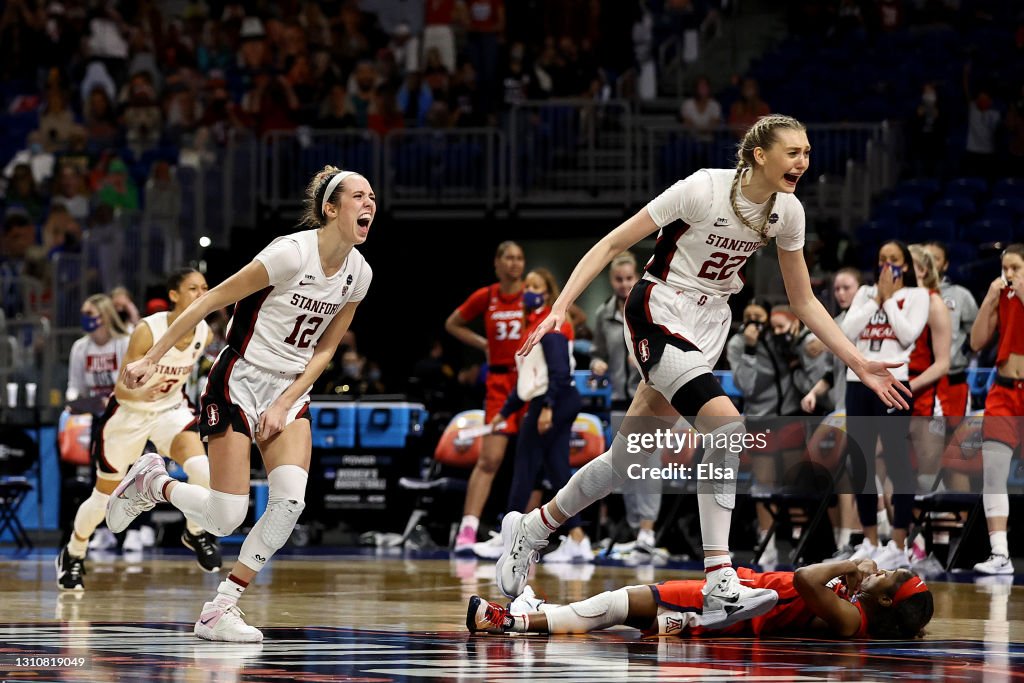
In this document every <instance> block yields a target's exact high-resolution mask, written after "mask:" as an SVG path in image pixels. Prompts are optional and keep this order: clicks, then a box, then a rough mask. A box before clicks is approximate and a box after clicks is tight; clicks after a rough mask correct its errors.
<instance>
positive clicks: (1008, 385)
mask: <svg viewBox="0 0 1024 683" xmlns="http://www.w3.org/2000/svg"><path fill="white" fill-rule="evenodd" d="M1002 266H1003V272H1002V273H1001V275H1000V277H997V278H996V279H995V280H993V281H992V284H991V285H989V288H988V293H987V294H985V300H984V301H982V302H981V306H980V307H979V308H978V318H977V320H975V321H974V327H972V328H971V350H972V351H981V350H982V349H983V348H985V347H986V346H988V345H989V343H990V342H991V341H992V338H993V336H994V335H995V332H996V330H997V329H998V330H999V346H998V351H997V352H996V383H995V386H993V387H992V389H991V390H989V392H988V396H987V397H986V399H985V421H984V423H983V424H982V433H983V438H984V440H983V441H982V444H981V455H982V461H983V463H984V471H985V489H984V492H983V493H982V496H981V497H982V504H983V505H984V507H985V519H986V521H987V522H988V539H989V545H991V547H992V554H991V555H989V558H988V559H987V560H985V561H984V562H979V563H978V564H976V565H974V571H976V572H980V573H982V574H1012V573H1013V562H1011V561H1010V551H1009V546H1008V545H1007V541H1006V520H1007V518H1008V517H1009V516H1010V497H1009V495H1007V493H1006V480H1007V478H1009V476H1010V460H1011V459H1012V457H1013V451H1014V450H1016V448H1017V447H1018V446H1019V445H1020V443H1021V437H1020V434H1021V417H1020V416H1021V415H1024V299H1022V298H1021V297H1022V296H1024V244H1011V245H1010V246H1008V247H1007V248H1006V250H1005V251H1004V252H1003V257H1002Z"/></svg>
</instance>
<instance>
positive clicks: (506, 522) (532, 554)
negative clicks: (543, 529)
mask: <svg viewBox="0 0 1024 683" xmlns="http://www.w3.org/2000/svg"><path fill="white" fill-rule="evenodd" d="M530 514H534V513H530ZM501 544H502V553H501V557H499V558H498V562H497V564H496V565H495V566H494V573H495V581H496V582H497V584H498V588H499V590H501V592H502V593H504V594H505V595H506V596H508V597H510V598H517V597H519V595H520V594H521V593H522V592H523V589H524V588H526V582H527V580H528V579H529V576H530V567H531V566H532V565H534V564H536V563H537V558H538V557H539V552H538V551H539V550H540V549H541V548H543V547H544V546H546V545H547V544H548V541H547V539H546V538H532V537H530V535H529V533H528V532H527V530H526V515H524V514H523V513H521V512H509V513H508V514H506V515H505V518H504V519H502V520H501Z"/></svg>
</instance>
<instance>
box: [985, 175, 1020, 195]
mask: <svg viewBox="0 0 1024 683" xmlns="http://www.w3.org/2000/svg"><path fill="white" fill-rule="evenodd" d="M992 199H1024V178H1003V179H1002V180H1000V181H998V182H996V184H995V185H993V186H992Z"/></svg>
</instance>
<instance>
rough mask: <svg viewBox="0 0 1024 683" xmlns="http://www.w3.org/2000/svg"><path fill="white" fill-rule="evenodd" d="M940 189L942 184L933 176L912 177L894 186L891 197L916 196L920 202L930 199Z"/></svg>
mask: <svg viewBox="0 0 1024 683" xmlns="http://www.w3.org/2000/svg"><path fill="white" fill-rule="evenodd" d="M941 189H942V185H941V184H940V183H939V181H938V180H936V179H935V178H912V179H911V180H906V181H904V182H902V183H900V184H899V185H897V186H896V189H894V190H893V194H892V199H905V198H907V197H916V198H917V199H920V200H921V201H922V202H927V201H929V200H931V199H932V198H933V197H934V196H935V195H937V194H938V193H939V190H941Z"/></svg>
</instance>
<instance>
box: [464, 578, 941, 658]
mask: <svg viewBox="0 0 1024 683" xmlns="http://www.w3.org/2000/svg"><path fill="white" fill-rule="evenodd" d="M737 572H738V573H739V575H740V581H742V582H744V583H746V584H749V585H751V586H753V587H756V588H768V589H771V590H774V591H776V592H777V593H778V595H779V600H778V602H777V603H776V604H775V606H774V607H772V609H771V610H770V611H768V612H767V613H765V614H762V615H761V616H757V617H754V618H753V619H745V620H742V621H739V622H737V623H734V624H732V625H731V626H728V627H726V628H724V629H708V628H705V627H704V626H702V625H701V620H702V614H701V607H702V604H703V595H702V593H701V590H702V588H703V587H704V581H701V580H689V581H664V582H662V583H658V584H651V585H648V586H629V587H627V588H620V589H618V590H615V591H607V592H605V593H601V594H600V595H595V596H593V597H591V598H588V599H586V600H583V601H581V602H574V603H572V604H569V605H549V604H546V603H544V602H543V601H541V600H538V599H536V598H533V597H531V596H530V593H526V594H524V595H525V598H520V599H518V600H516V601H515V602H513V603H512V604H511V605H510V606H509V608H504V607H502V606H500V605H497V604H495V603H488V602H486V601H484V600H482V599H481V598H479V597H477V596H473V597H472V598H470V600H469V610H468V613H467V615H466V626H467V628H469V630H470V631H472V632H477V631H487V632H490V633H517V632H518V633H522V632H528V633H587V632H590V631H596V630H600V629H605V628H608V627H610V626H618V625H624V626H632V627H633V628H637V629H641V630H643V631H644V633H645V634H646V635H677V636H704V635H713V636H719V635H735V636H773V635H799V634H805V633H811V632H814V633H819V634H821V633H822V632H823V631H825V632H827V633H828V634H829V635H831V636H833V637H837V638H878V639H905V638H915V637H917V636H920V635H922V634H923V631H924V627H925V626H926V625H927V624H928V622H929V621H930V620H931V618H932V613H933V612H934V603H933V600H932V594H931V592H930V591H929V590H928V586H927V585H926V584H925V582H924V581H922V580H921V579H920V578H919V577H917V576H916V575H914V574H913V573H912V572H911V571H910V570H909V569H897V570H889V571H879V569H878V567H877V565H875V563H874V562H873V561H872V560H861V561H860V562H859V563H855V562H853V561H851V560H844V561H842V562H830V563H821V564H814V565H809V566H807V567H802V568H801V569H798V570H797V571H795V572H767V573H764V574H759V573H757V572H754V571H752V570H750V569H747V568H745V567H741V568H739V569H738V570H737ZM526 610H530V611H528V612H527V611H526ZM524 612H525V613H524Z"/></svg>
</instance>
